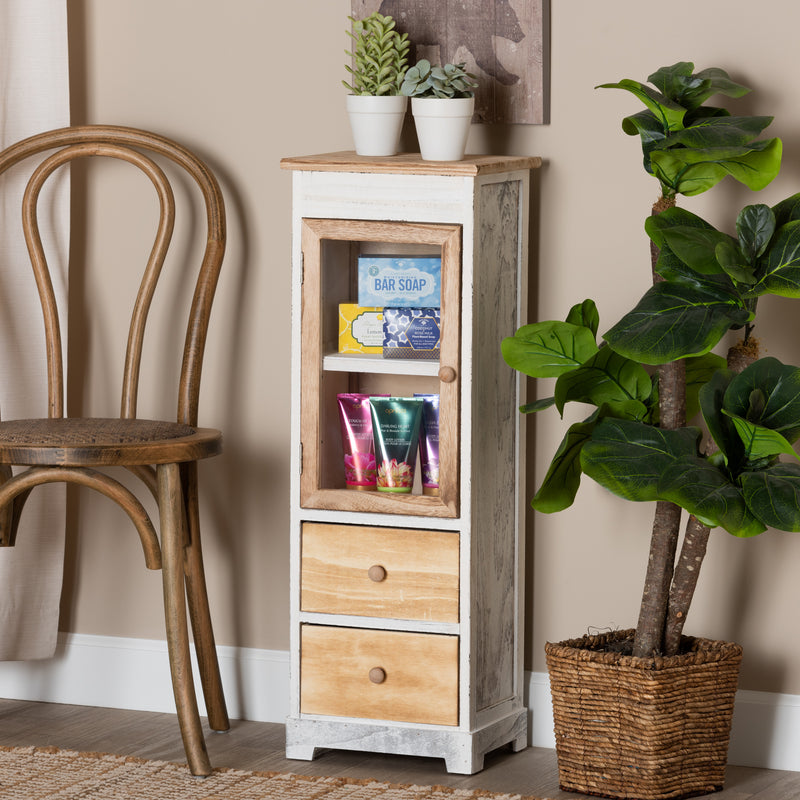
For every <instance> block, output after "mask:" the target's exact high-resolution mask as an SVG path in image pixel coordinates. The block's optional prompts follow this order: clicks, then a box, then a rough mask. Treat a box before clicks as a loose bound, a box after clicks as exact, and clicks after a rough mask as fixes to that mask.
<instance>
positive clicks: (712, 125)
mask: <svg viewBox="0 0 800 800" xmlns="http://www.w3.org/2000/svg"><path fill="white" fill-rule="evenodd" d="M772 119H773V118H772V117H732V116H730V115H729V114H725V115H722V116H713V117H701V118H699V119H697V120H696V121H695V122H694V123H693V124H692V125H687V126H686V127H685V128H684V129H683V130H681V131H675V132H674V133H672V134H671V135H670V136H669V138H668V139H667V144H668V146H669V147H670V148H674V147H690V148H693V149H695V150H707V149H711V148H730V147H737V146H741V145H747V144H749V143H750V142H752V141H753V140H754V139H756V138H757V137H758V135H759V134H760V133H761V132H762V131H763V130H764V128H767V127H768V126H769V124H770V123H771V122H772Z"/></svg>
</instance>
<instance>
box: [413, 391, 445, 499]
mask: <svg viewBox="0 0 800 800" xmlns="http://www.w3.org/2000/svg"><path fill="white" fill-rule="evenodd" d="M414 397H421V398H422V425H420V429H419V465H420V468H421V469H422V493H423V494H427V495H437V496H438V494H439V395H438V394H415V395H414Z"/></svg>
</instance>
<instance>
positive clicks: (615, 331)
mask: <svg viewBox="0 0 800 800" xmlns="http://www.w3.org/2000/svg"><path fill="white" fill-rule="evenodd" d="M648 83H649V85H648V84H643V83H640V82H637V81H632V80H623V81H620V82H618V83H613V84H603V88H618V89H624V90H627V91H629V92H631V93H632V94H634V95H635V96H636V97H638V98H639V99H640V100H641V101H642V102H643V104H644V106H645V109H644V110H642V111H640V112H639V113H637V114H634V115H633V116H630V117H627V118H626V119H625V120H624V121H623V130H624V131H625V132H626V133H628V134H632V135H639V137H640V139H641V144H642V152H643V156H644V167H645V170H646V171H647V172H648V173H649V174H651V175H653V176H654V177H655V178H656V179H657V180H658V182H659V186H660V188H661V196H660V197H659V199H658V200H657V202H656V203H655V204H654V206H653V209H652V212H651V215H650V217H649V218H648V219H647V221H646V223H645V230H646V232H647V234H648V235H649V237H650V239H651V264H650V266H651V270H652V273H653V276H654V284H653V286H652V288H651V289H649V290H648V292H647V293H646V294H645V296H644V297H643V298H641V300H640V301H639V303H638V304H637V305H636V307H635V308H634V309H632V311H631V312H629V313H628V314H626V315H625V316H624V317H623V318H622V319H621V320H620V321H619V322H618V323H617V324H616V325H614V326H612V327H611V328H610V329H609V330H608V331H607V332H606V333H605V334H604V336H603V337H602V340H601V341H600V342H599V343H598V341H597V332H598V330H599V319H598V316H599V315H598V313H597V310H596V307H595V304H594V303H593V302H592V301H591V300H586V301H584V302H583V303H581V304H579V305H576V306H574V307H573V308H572V309H571V310H570V312H569V314H568V315H567V318H566V320H565V321H563V322H561V321H549V322H539V323H534V324H532V325H526V326H523V327H522V328H520V330H519V331H517V333H516V334H515V336H513V337H509V338H507V339H505V340H504V341H503V343H502V353H503V357H504V358H505V360H506V362H507V363H508V364H509V365H510V366H512V367H513V368H515V369H517V370H519V371H521V372H523V373H524V374H526V375H529V376H531V377H534V378H555V379H556V380H555V387H554V394H553V397H548V398H544V399H541V400H538V401H536V402H534V403H531V404H529V405H528V406H525V407H523V408H522V409H521V410H522V411H524V412H540V411H543V410H545V409H547V408H549V407H551V406H555V407H556V409H557V410H558V411H559V412H563V409H564V407H565V405H566V403H568V402H570V401H575V402H580V403H584V404H589V405H590V406H593V407H594V411H593V413H591V414H590V415H589V416H588V417H587V418H586V419H585V420H583V421H582V422H578V423H575V424H573V425H571V426H570V427H569V428H568V430H567V432H566V435H565V436H564V439H563V440H562V442H561V444H560V446H559V448H558V450H557V452H556V453H555V455H554V457H553V460H552V463H551V465H550V468H549V470H548V472H547V474H546V475H545V478H544V480H543V482H542V485H541V487H540V488H539V490H538V491H537V493H536V495H535V497H534V498H533V501H532V505H533V507H534V508H535V509H536V510H538V511H540V512H544V513H552V512H556V511H560V510H563V509H565V508H567V507H568V506H569V505H571V504H572V502H573V500H574V498H575V495H576V492H577V490H578V488H579V484H580V479H581V476H582V475H583V474H586V475H588V476H590V477H591V478H593V479H594V480H596V481H597V482H599V483H600V484H601V485H603V486H605V487H606V488H608V489H610V490H611V491H613V492H614V493H616V494H618V495H619V496H621V497H624V498H626V499H629V500H635V501H648V502H654V503H655V514H654V523H653V530H652V534H651V548H650V553H649V558H648V565H647V570H646V576H645V587H644V591H643V596H642V602H641V605H640V610H639V616H638V622H637V626H636V628H635V629H630V630H625V631H615V632H612V633H609V634H603V635H600V636H585V637H581V638H579V639H572V640H567V641H563V642H559V643H548V644H547V645H546V654H547V662H548V669H549V672H550V680H551V690H552V697H553V710H554V719H555V728H556V747H557V752H558V759H559V774H560V782H561V785H562V787H564V788H567V789H571V790H574V791H582V792H587V793H592V794H600V795H605V796H609V797H618V798H644V797H646V798H652V799H653V800H657V799H658V798H672V797H680V796H687V795H690V794H702V793H706V792H710V791H714V790H716V789H719V788H721V786H722V782H723V777H724V768H725V763H726V757H727V747H728V738H729V732H730V722H731V716H732V710H733V699H734V696H735V691H736V685H737V680H738V668H739V663H740V660H741V655H742V651H741V647H739V646H738V645H736V644H733V643H729V642H715V641H709V640H707V639H695V638H691V637H687V636H683V635H682V631H683V625H684V623H685V620H686V615H687V614H688V611H689V606H690V603H691V599H692V596H693V593H694V588H695V586H696V582H697V576H698V573H699V570H700V566H701V564H702V560H703V557H704V555H705V546H706V542H707V539H708V533H709V530H710V529H711V528H712V527H720V528H723V529H724V530H726V531H728V532H729V533H731V534H733V535H736V536H753V535H756V534H758V533H760V532H762V531H763V530H765V529H766V527H767V526H770V527H778V528H781V529H784V530H798V529H800V513H799V512H798V511H797V509H798V500H799V499H800V465H799V464H798V463H797V459H796V457H795V456H794V451H793V448H792V443H793V442H794V441H796V440H797V439H798V437H800V402H798V400H797V397H798V392H800V369H798V368H796V367H792V366H788V365H784V364H781V363H780V362H778V361H777V360H776V359H772V358H768V359H761V360H758V358H757V356H758V352H757V347H756V346H755V345H756V342H755V339H754V337H753V336H752V332H753V326H754V324H755V318H756V310H757V301H758V298H759V297H760V296H763V295H764V294H781V295H784V296H789V297H797V296H800V268H799V267H798V266H797V265H800V196H797V195H796V196H794V197H791V198H789V199H788V200H785V201H783V202H782V203H779V204H778V205H776V206H774V207H772V208H769V207H767V206H765V205H751V206H748V207H747V208H745V209H744V210H743V211H742V212H741V213H740V214H739V216H738V218H737V221H736V235H735V236H734V235H732V234H728V233H725V232H722V231H719V230H717V229H715V228H714V227H713V226H712V225H710V224H709V223H707V222H705V221H704V220H702V219H700V218H699V217H697V216H696V215H694V214H691V213H689V212H687V211H684V210H682V209H679V208H677V207H676V205H675V201H676V197H677V196H678V195H687V196H688V195H696V194H700V193H701V192H704V191H706V190H708V189H711V188H713V187H714V186H716V185H717V184H718V183H719V182H720V181H721V180H722V179H723V178H725V177H726V176H731V177H733V178H734V179H736V180H738V181H740V182H742V183H744V184H745V185H746V186H747V187H748V188H750V189H753V190H758V189H761V188H763V187H764V186H766V185H767V184H768V183H769V182H770V181H771V180H772V179H773V178H774V177H775V175H776V174H777V172H778V170H779V168H780V159H781V147H782V145H781V142H780V140H778V139H774V138H773V139H762V138H760V136H761V133H762V132H763V131H764V129H765V128H766V127H767V126H768V125H769V124H770V122H771V117H743V116H733V115H731V114H730V112H729V111H727V110H726V109H724V108H720V107H717V106H714V105H706V101H708V100H709V99H710V98H711V97H712V96H715V95H726V96H729V97H733V98H736V97H740V96H742V95H743V94H744V93H746V92H747V91H749V90H747V89H746V88H745V87H743V86H741V85H739V84H737V83H735V82H734V81H732V80H731V79H730V78H729V76H728V75H727V73H725V72H724V71H723V70H721V69H718V68H712V69H706V70H702V71H700V72H697V73H695V72H694V65H693V64H691V63H688V62H679V63H677V64H674V65H672V66H670V67H664V68H662V69H659V70H657V71H656V72H655V73H653V74H652V75H650V76H649V78H648ZM729 330H742V331H743V333H744V337H743V339H742V341H741V342H740V344H739V345H737V346H736V347H734V348H731V351H730V352H729V353H728V355H727V358H724V357H722V356H720V355H716V354H714V353H713V352H712V350H713V348H714V347H715V346H716V345H717V344H718V343H719V342H720V341H721V340H722V338H723V336H724V335H725V334H726V333H727V332H728V331H729ZM698 411H699V412H700V413H701V414H702V417H703V420H704V421H705V423H706V427H707V430H708V431H709V433H710V440H709V441H706V439H705V437H704V436H703V434H702V433H701V429H700V428H699V427H694V426H687V424H686V420H687V418H688V419H689V420H691V419H692V417H693V416H695V414H696V413H698ZM683 510H686V511H687V512H688V520H687V525H686V532H685V535H684V537H683V543H682V547H681V551H680V553H678V548H677V545H678V542H679V539H680V536H679V525H680V521H681V515H682V511H683ZM712 722H713V723H714V725H712ZM676 726H677V727H676ZM579 729H581V730H579Z"/></svg>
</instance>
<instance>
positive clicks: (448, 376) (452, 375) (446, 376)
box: [439, 367, 456, 383]
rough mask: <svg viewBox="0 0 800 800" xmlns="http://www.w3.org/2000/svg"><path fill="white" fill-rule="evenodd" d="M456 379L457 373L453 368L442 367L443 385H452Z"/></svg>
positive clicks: (440, 378)
mask: <svg viewBox="0 0 800 800" xmlns="http://www.w3.org/2000/svg"><path fill="white" fill-rule="evenodd" d="M455 379H456V371H455V369H454V368H453V367H441V368H440V369H439V380H440V381H441V382H442V383H452V382H453V381H454V380H455Z"/></svg>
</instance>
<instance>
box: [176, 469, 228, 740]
mask: <svg viewBox="0 0 800 800" xmlns="http://www.w3.org/2000/svg"><path fill="white" fill-rule="evenodd" d="M181 471H182V475H183V477H184V483H183V494H184V504H185V506H186V524H187V534H188V541H187V543H186V549H185V551H184V570H185V573H186V595H187V600H188V602H189V618H190V620H191V623H192V634H193V636H194V645H195V651H196V653H197V662H198V666H199V668H200V681H201V683H202V685H203V696H204V698H205V701H206V711H207V713H208V724H209V726H210V727H211V729H212V730H215V731H227V730H229V729H230V727H231V725H230V720H229V719H228V709H227V706H226V704H225V695H224V693H223V690H222V679H221V677H220V673H219V661H218V660H217V647H216V644H215V642H214V630H213V628H212V626H211V612H210V609H209V605H208V591H207V589H206V577H205V569H204V568H203V550H202V546H201V541H200V513H199V508H198V498H197V463H196V462H190V463H187V464H183V465H182V467H181Z"/></svg>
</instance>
